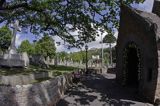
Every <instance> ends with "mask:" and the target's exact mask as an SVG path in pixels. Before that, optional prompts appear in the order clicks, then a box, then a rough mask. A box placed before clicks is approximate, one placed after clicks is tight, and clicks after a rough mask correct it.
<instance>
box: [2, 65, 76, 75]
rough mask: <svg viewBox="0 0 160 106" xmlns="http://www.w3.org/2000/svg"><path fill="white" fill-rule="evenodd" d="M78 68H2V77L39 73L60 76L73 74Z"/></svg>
mask: <svg viewBox="0 0 160 106" xmlns="http://www.w3.org/2000/svg"><path fill="white" fill-rule="evenodd" d="M76 69H78V68H75V67H70V66H54V65H52V66H49V68H48V69H44V68H40V67H38V66H33V65H30V67H29V68H27V69H23V68H0V75H16V74H22V75H27V74H30V73H39V72H47V71H52V72H53V75H55V76H59V75H62V74H65V73H69V72H73V71H74V70H76Z"/></svg>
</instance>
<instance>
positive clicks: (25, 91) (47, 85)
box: [0, 74, 73, 106]
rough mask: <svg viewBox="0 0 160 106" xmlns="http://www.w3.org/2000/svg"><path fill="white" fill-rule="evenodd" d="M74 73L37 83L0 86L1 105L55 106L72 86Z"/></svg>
mask: <svg viewBox="0 0 160 106" xmlns="http://www.w3.org/2000/svg"><path fill="white" fill-rule="evenodd" d="M72 79H73V75H72V74H66V75H63V76H58V77H55V78H52V79H50V80H46V81H43V82H40V83H36V84H27V85H16V86H8V85H1V86H0V105H1V106H55V105H56V103H57V102H58V101H59V100H60V98H61V97H62V96H63V94H64V92H65V90H66V89H67V88H68V87H69V86H71V84H72Z"/></svg>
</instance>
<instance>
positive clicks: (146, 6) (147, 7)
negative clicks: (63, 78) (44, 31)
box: [16, 0, 154, 52]
mask: <svg viewBox="0 0 160 106" xmlns="http://www.w3.org/2000/svg"><path fill="white" fill-rule="evenodd" d="M153 1H154V0H145V2H144V3H140V4H135V3H134V4H132V7H133V8H136V9H139V10H143V11H147V12H151V11H152V7H153ZM104 35H105V34H104ZM104 35H102V37H104ZM117 35H118V32H115V36H116V37H117ZM53 38H54V39H55V42H56V41H60V42H62V44H63V41H62V40H61V39H60V38H59V37H53ZM26 39H27V40H29V41H30V42H33V40H35V39H38V37H36V36H35V35H33V34H31V33H22V32H18V33H17V37H16V46H17V47H18V46H19V45H20V44H21V42H22V41H23V40H26ZM100 41H101V36H99V37H97V38H96V41H94V42H91V43H89V44H88V46H89V49H91V48H101V47H102V45H101V44H99V42H100ZM56 47H57V52H59V51H66V52H74V51H78V49H76V48H72V49H70V50H68V49H67V47H66V46H65V45H60V46H58V45H56ZM103 47H108V46H107V45H105V44H103ZM83 49H84V48H83Z"/></svg>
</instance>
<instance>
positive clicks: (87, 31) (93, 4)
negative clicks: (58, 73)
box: [0, 0, 144, 46]
mask: <svg viewBox="0 0 160 106" xmlns="http://www.w3.org/2000/svg"><path fill="white" fill-rule="evenodd" d="M122 1H123V2H122ZM143 1H144V0H12V1H10V0H1V2H0V23H2V22H5V23H6V24H8V23H10V22H11V21H13V20H15V19H18V20H19V21H20V24H21V25H22V26H23V27H26V28H30V31H31V32H32V33H34V34H39V33H48V34H50V35H57V36H59V37H60V38H62V39H63V40H65V41H67V42H69V43H71V44H73V45H74V46H77V45H83V44H84V42H88V40H94V39H95V36H96V35H98V33H97V28H98V27H103V28H105V29H106V30H107V31H112V30H114V28H118V26H119V17H118V16H119V12H120V5H121V4H122V3H124V4H127V5H130V4H131V3H133V2H137V3H139V2H143ZM98 17H99V19H97V18H98ZM75 30H77V31H78V38H79V39H77V38H76V37H75V36H73V35H71V34H70V33H69V32H70V31H75ZM86 37H87V38H86ZM88 38H89V39H88Z"/></svg>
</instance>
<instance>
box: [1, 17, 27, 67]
mask: <svg viewBox="0 0 160 106" xmlns="http://www.w3.org/2000/svg"><path fill="white" fill-rule="evenodd" d="M12 28H13V37H12V40H11V45H10V47H9V49H8V52H7V53H4V54H3V56H1V57H0V66H5V67H23V68H24V67H27V66H28V65H29V58H28V55H27V53H17V49H16V45H15V42H16V33H17V31H20V27H19V22H18V21H17V20H16V21H15V23H13V24H12Z"/></svg>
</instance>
